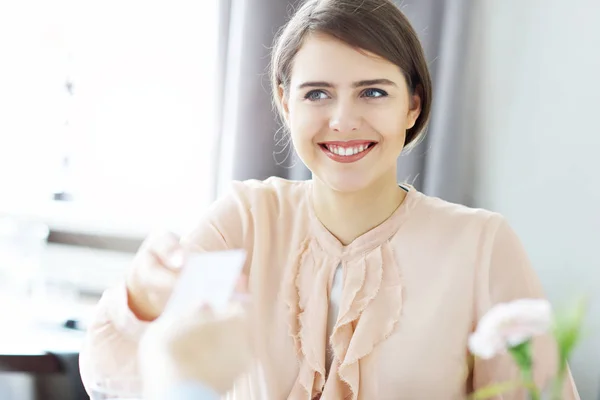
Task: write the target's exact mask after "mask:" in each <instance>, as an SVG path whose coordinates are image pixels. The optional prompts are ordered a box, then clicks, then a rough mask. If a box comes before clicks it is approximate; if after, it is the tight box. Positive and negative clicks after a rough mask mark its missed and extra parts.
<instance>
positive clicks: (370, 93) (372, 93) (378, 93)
mask: <svg viewBox="0 0 600 400" xmlns="http://www.w3.org/2000/svg"><path fill="white" fill-rule="evenodd" d="M387 95H388V94H387V92H386V91H385V90H381V89H365V91H364V92H363V96H364V97H371V98H378V97H385V96H387Z"/></svg>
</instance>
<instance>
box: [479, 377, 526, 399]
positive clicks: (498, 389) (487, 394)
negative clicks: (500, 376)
mask: <svg viewBox="0 0 600 400" xmlns="http://www.w3.org/2000/svg"><path fill="white" fill-rule="evenodd" d="M520 387H523V383H522V382H515V381H509V382H501V383H497V384H494V385H490V386H486V387H483V388H481V389H479V390H477V391H476V392H474V393H472V394H471V395H470V396H469V397H468V400H484V399H489V398H491V397H494V396H498V395H499V394H502V393H504V392H508V391H511V390H515V389H519V388H520Z"/></svg>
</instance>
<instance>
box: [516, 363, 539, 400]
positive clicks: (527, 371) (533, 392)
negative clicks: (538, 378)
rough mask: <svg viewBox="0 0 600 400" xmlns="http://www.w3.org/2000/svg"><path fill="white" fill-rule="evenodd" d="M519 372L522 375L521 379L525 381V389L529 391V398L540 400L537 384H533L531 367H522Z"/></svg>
mask: <svg viewBox="0 0 600 400" xmlns="http://www.w3.org/2000/svg"><path fill="white" fill-rule="evenodd" d="M521 372H522V375H523V380H524V381H525V382H526V383H527V390H528V391H529V398H530V400H540V391H539V389H538V388H537V386H535V381H534V380H533V373H532V371H531V368H523V369H522V370H521Z"/></svg>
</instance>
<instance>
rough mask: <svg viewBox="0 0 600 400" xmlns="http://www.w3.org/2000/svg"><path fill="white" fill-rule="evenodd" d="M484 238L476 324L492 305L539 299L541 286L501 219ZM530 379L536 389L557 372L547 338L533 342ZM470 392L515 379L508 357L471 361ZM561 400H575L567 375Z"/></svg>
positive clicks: (509, 397) (516, 398)
mask: <svg viewBox="0 0 600 400" xmlns="http://www.w3.org/2000/svg"><path fill="white" fill-rule="evenodd" d="M487 228H488V229H486V234H485V235H486V236H487V237H484V238H483V240H482V246H481V248H480V251H481V257H480V260H481V261H480V270H479V273H478V277H477V282H476V284H477V292H476V297H477V305H476V308H477V320H479V319H480V318H481V317H482V316H483V315H484V314H485V313H486V312H487V311H488V310H489V309H490V308H491V307H492V306H493V305H495V304H497V303H503V302H508V301H511V300H516V299H520V298H543V297H544V293H543V290H542V286H541V283H540V281H539V279H538V277H537V275H536V273H535V271H534V270H533V268H532V267H531V264H530V261H529V259H528V257H527V254H526V252H525V249H524V248H523V245H522V244H521V242H520V240H519V238H518V237H517V235H516V234H515V232H514V231H513V230H512V229H511V227H510V226H509V225H508V223H507V222H506V221H505V220H504V218H502V217H500V216H498V215H494V216H492V217H491V218H490V220H489V221H488V226H487ZM533 359H534V379H535V382H536V384H537V385H538V387H542V386H543V385H546V384H547V382H548V381H549V379H551V378H552V377H553V376H554V375H555V374H556V371H557V361H558V357H557V348H556V344H555V341H554V339H553V337H552V336H551V335H544V336H541V337H538V338H535V339H534V341H533ZM472 378H473V386H474V389H475V390H477V389H478V388H481V387H484V386H487V385H490V384H493V383H500V382H506V381H514V380H517V379H518V378H519V371H518V368H517V367H516V365H515V363H514V361H513V360H512V358H511V357H510V355H501V356H497V357H495V358H492V359H490V360H482V359H475V361H474V367H473V376H472ZM563 389H564V390H563V399H565V400H571V399H572V400H576V399H579V396H578V394H577V390H576V388H575V385H574V383H573V380H572V378H571V373H570V371H568V373H567V378H566V382H565V383H564V386H563ZM524 398H527V397H526V394H525V392H524V391H522V390H519V391H513V392H508V393H506V394H504V395H503V396H502V397H499V398H498V399H502V400H521V399H524Z"/></svg>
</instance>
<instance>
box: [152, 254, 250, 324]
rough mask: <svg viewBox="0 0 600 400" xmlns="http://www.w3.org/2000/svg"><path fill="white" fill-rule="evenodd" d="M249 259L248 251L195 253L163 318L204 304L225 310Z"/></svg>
mask: <svg viewBox="0 0 600 400" xmlns="http://www.w3.org/2000/svg"><path fill="white" fill-rule="evenodd" d="M245 260H246V252H245V251H244V250H228V251H220V252H209V253H194V254H191V255H190V256H189V259H188V262H187V263H186V265H185V266H184V267H183V269H182V270H181V275H180V276H179V279H178V281H177V284H176V285H175V288H174V290H173V293H172V294H171V298H170V299H169V301H168V303H167V306H166V307H165V311H164V312H163V314H162V315H163V316H167V317H169V316H174V315H180V314H182V313H187V312H191V311H192V310H194V309H197V308H198V307H200V306H201V305H203V304H208V305H210V306H211V307H212V308H213V309H214V310H215V312H222V311H224V310H225V309H226V308H227V306H228V304H229V301H230V299H231V296H232V295H233V292H234V290H235V286H236V284H237V281H238V279H239V277H240V274H241V273H242V268H243V266H244V262H245Z"/></svg>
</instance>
